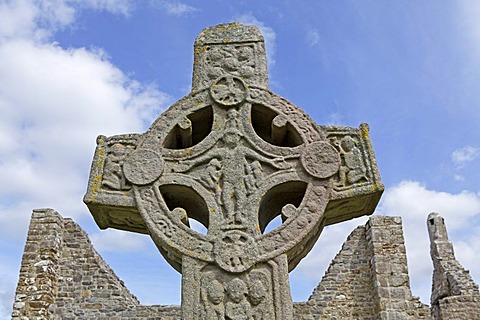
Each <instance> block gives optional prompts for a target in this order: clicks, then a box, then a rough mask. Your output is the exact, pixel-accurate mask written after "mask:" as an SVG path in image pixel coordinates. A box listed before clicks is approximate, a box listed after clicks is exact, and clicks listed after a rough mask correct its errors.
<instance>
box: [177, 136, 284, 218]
mask: <svg viewBox="0 0 480 320" xmlns="http://www.w3.org/2000/svg"><path fill="white" fill-rule="evenodd" d="M242 136H243V135H242V133H241V131H240V130H238V129H237V128H231V127H228V128H226V130H225V131H224V133H223V136H222V138H221V140H222V142H223V144H224V146H223V147H222V148H217V149H213V150H212V151H211V152H209V153H207V154H205V155H203V156H200V157H198V158H197V159H194V160H190V161H185V162H184V163H183V164H185V165H186V168H184V170H183V171H187V170H188V169H190V168H192V167H193V166H195V165H199V164H201V163H204V162H206V161H211V159H212V158H219V159H220V160H221V167H222V169H221V177H222V179H221V180H222V187H221V188H222V190H221V193H222V204H223V206H224V209H225V218H226V219H227V223H229V224H234V223H240V224H241V223H242V222H243V221H244V215H245V213H244V212H243V211H242V209H243V207H244V204H245V200H246V197H247V192H246V187H245V184H244V183H243V178H244V176H245V170H244V167H243V166H242V165H239V164H242V163H244V162H245V161H246V159H247V158H249V159H251V160H254V161H255V160H256V161H259V162H260V161H262V162H265V163H267V164H269V165H271V166H272V167H274V168H277V169H286V168H289V166H290V165H289V164H288V163H287V162H285V160H284V158H283V157H278V158H275V159H273V160H272V159H269V158H267V157H265V156H262V155H261V154H259V153H257V152H255V151H253V150H251V149H248V148H246V147H244V146H243V145H242V144H241V143H240V140H241V139H242ZM257 174H259V172H258V168H257Z"/></svg>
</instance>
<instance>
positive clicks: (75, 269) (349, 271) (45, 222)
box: [12, 209, 480, 320]
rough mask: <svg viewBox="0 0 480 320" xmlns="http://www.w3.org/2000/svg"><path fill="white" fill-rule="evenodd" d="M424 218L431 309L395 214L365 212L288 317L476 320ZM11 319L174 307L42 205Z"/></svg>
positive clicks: (479, 299) (451, 261)
mask: <svg viewBox="0 0 480 320" xmlns="http://www.w3.org/2000/svg"><path fill="white" fill-rule="evenodd" d="M431 217H432V216H430V217H429V220H428V223H429V232H430V235H431V239H432V258H433V261H434V266H435V272H434V277H433V279H434V284H433V285H434V288H433V294H432V299H433V301H432V306H433V307H432V309H431V310H430V308H429V307H428V306H427V305H424V304H422V303H421V302H420V301H419V300H418V298H416V297H413V296H412V293H411V290H410V284H409V276H408V269H407V262H406V252H405V244H404V239H403V231H402V224H401V219H400V218H399V217H385V216H373V217H371V218H370V219H369V221H368V222H367V224H366V225H365V226H360V227H358V228H356V229H355V230H354V231H353V232H352V233H351V234H350V236H349V237H348V239H347V240H346V242H345V243H344V244H343V246H342V249H341V250H340V252H339V253H338V254H337V256H336V257H335V258H334V259H333V261H332V263H331V264H330V267H329V268H328V270H327V272H326V273H325V276H324V277H323V279H322V281H321V282H320V284H319V285H318V286H317V288H315V290H314V291H313V293H312V295H311V296H310V298H309V299H308V301H306V302H303V303H296V304H295V319H305V320H307V319H309V320H310V319H352V320H353V319H402V320H403V319H405V320H410V319H412V320H413V319H419V320H421V319H435V320H446V319H469V320H470V319H473V320H475V319H480V313H479V310H480V295H479V293H478V286H477V285H476V284H475V283H474V282H473V280H472V278H471V277H470V275H469V273H468V271H466V270H464V269H463V267H461V265H460V264H459V263H458V262H457V261H456V260H455V257H454V255H453V246H452V245H451V242H450V241H448V237H447V236H446V229H445V228H444V226H443V227H442V225H441V224H440V223H443V219H441V217H440V218H437V220H434V221H433V223H435V226H440V228H436V229H432V227H431V226H432V222H431V221H432V219H431ZM434 217H435V218H436V217H437V216H434ZM442 228H443V229H442ZM431 313H432V315H430V314H431ZM12 319H22V320H23V319H118V320H121V319H165V320H170V319H171V320H173V319H181V309H180V307H179V306H143V305H140V303H139V301H138V300H137V298H136V297H135V296H134V295H133V294H131V293H130V292H129V290H128V289H127V288H126V287H125V285H124V283H123V282H122V281H121V280H120V279H119V278H118V277H117V276H116V275H115V273H114V272H113V270H112V269H111V268H110V267H109V266H108V265H107V263H106V262H105V261H104V260H103V259H102V258H101V256H100V255H99V254H98V253H97V252H96V251H95V249H94V248H93V246H92V245H91V243H90V240H89V239H88V236H87V234H86V233H85V232H84V231H83V230H82V229H81V228H80V227H79V226H78V225H77V224H76V223H75V222H73V221H72V220H71V219H64V218H62V217H61V216H60V215H59V214H58V213H56V212H55V211H53V210H51V209H45V210H36V211H34V213H33V215H32V219H31V224H30V228H29V232H28V236H27V243H26V245H25V251H24V255H23V260H22V265H21V270H20V279H19V282H18V287H17V292H16V298H15V302H14V308H13V312H12Z"/></svg>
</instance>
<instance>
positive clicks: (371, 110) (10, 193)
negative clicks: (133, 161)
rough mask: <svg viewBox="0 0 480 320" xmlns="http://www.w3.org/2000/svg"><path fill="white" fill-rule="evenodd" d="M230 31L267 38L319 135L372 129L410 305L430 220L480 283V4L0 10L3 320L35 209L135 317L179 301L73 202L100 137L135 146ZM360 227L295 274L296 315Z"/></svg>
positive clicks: (98, 2) (141, 240)
mask: <svg viewBox="0 0 480 320" xmlns="http://www.w3.org/2000/svg"><path fill="white" fill-rule="evenodd" d="M237 20H238V21H243V22H244V23H248V24H256V25H257V26H259V27H260V28H261V30H262V32H263V33H264V35H265V38H266V42H267V50H268V56H269V74H270V85H271V89H272V90H273V91H275V92H276V93H278V94H280V95H282V96H284V97H286V98H288V99H289V100H290V101H292V102H293V103H295V104H296V105H298V106H299V107H301V108H303V109H304V110H305V111H306V112H307V113H309V114H310V115H311V116H312V118H313V119H314V120H315V121H316V122H317V123H320V124H337V125H347V126H358V125H359V124H360V123H362V122H367V123H369V124H370V127H371V139H372V143H373V146H374V149H375V152H376V156H377V161H378V165H379V169H380V173H381V176H382V179H383V182H384V183H385V186H386V191H385V193H384V195H383V198H382V201H381V203H380V206H379V207H378V209H377V212H376V213H377V214H385V215H398V216H401V217H402V219H403V224H404V231H405V238H406V245H407V252H408V262H409V267H410V277H411V286H412V289H413V294H414V295H417V296H420V297H421V299H422V301H423V302H424V303H428V302H429V294H430V286H431V272H432V266H431V261H430V256H429V243H428V235H427V231H426V224H425V221H426V218H427V215H428V213H430V212H432V211H437V212H439V213H440V214H442V215H443V216H444V217H445V220H446V223H447V227H448V230H449V233H450V239H451V240H452V241H453V242H454V245H455V250H456V255H457V258H458V260H460V262H461V263H462V264H463V265H464V266H465V267H466V268H467V269H469V270H470V271H471V273H472V275H473V277H474V279H475V280H476V282H477V283H479V282H480V264H479V259H478V257H479V256H480V183H479V178H480V170H479V169H480V129H479V123H480V105H479V104H480V59H479V58H478V57H479V56H480V3H479V2H474V1H462V0H458V1H438V0H435V1H433V0H432V1H422V2H418V1H414V0H411V1H401V2H385V1H382V0H378V1H373V0H364V1H316V2H312V1H262V2H258V1H235V2H228V3H227V2H223V1H220V0H216V1H213V0H212V1H203V2H201V3H200V2H198V1H184V2H179V1H167V0H165V1H162V0H145V1H140V0H138V1H134V0H131V1H129V0H119V1H115V0H86V1H80V0H55V1H53V0H50V1H41V0H36V1H35V0H15V1H14V0H12V1H10V0H0V182H1V183H0V318H2V319H3V318H8V316H9V314H10V312H11V307H12V303H13V295H14V291H15V286H16V282H17V280H18V271H19V268H20V260H21V255H22V252H23V246H24V243H25V238H26V233H27V228H28V223H29V218H30V214H31V211H32V209H33V208H44V207H52V208H55V209H56V210H58V211H59V212H60V213H61V214H62V215H63V216H64V217H72V218H73V219H74V220H75V221H76V222H77V223H79V224H80V225H81V226H82V227H83V228H84V229H85V230H86V231H87V232H88V233H89V235H90V237H91V239H92V241H93V243H94V245H95V247H96V248H97V250H98V251H99V252H100V253H101V254H102V256H103V257H104V258H105V259H106V261H107V262H108V263H109V264H110V265H111V266H112V267H113V269H114V270H115V271H116V272H117V274H118V275H119V276H120V278H122V279H123V280H124V281H125V283H126V284H127V286H128V287H129V289H130V290H131V291H132V292H133V293H134V294H135V295H137V296H138V298H139V299H140V300H141V302H142V303H145V304H178V303H179V302H180V275H179V274H178V273H176V271H174V270H173V269H172V268H171V267H170V266H169V265H168V264H166V263H165V262H164V261H163V258H162V257H161V255H160V254H159V253H158V252H157V250H156V248H155V247H154V245H153V244H152V243H151V240H150V239H149V238H148V237H146V236H142V235H135V234H131V233H126V232H120V231H115V230H107V231H100V230H99V229H98V227H97V226H96V225H95V223H94V221H93V219H92V217H91V216H90V214H89V212H88V211H87V208H86V207H85V205H84V204H83V203H82V196H83V194H84V193H85V189H86V185H87V179H88V173H89V169H90V163H91V159H92V156H93V152H94V149H95V139H96V136H97V135H99V134H104V135H107V136H108V135H113V134H121V133H129V132H144V131H145V130H146V129H147V128H148V127H149V125H150V124H151V122H152V121H153V120H154V119H155V118H156V117H157V116H158V115H159V114H160V113H161V112H162V110H165V109H166V108H167V107H168V106H169V105H170V104H172V103H173V102H174V101H176V100H178V99H179V98H181V97H182V96H184V95H185V94H187V93H188V92H189V91H190V85H191V73H192V65H193V42H194V39H195V37H196V35H197V34H198V33H199V32H200V31H201V30H202V29H203V28H204V27H206V26H210V25H215V24H218V23H223V22H230V21H237ZM365 221H366V218H360V219H356V220H354V221H350V222H347V223H343V224H340V225H336V226H332V227H328V228H327V229H326V230H325V231H324V233H323V234H322V236H321V238H320V240H319V242H318V243H317V245H316V247H315V248H314V250H313V251H312V252H311V253H310V254H309V256H308V257H307V258H306V259H304V261H303V262H302V263H301V264H300V265H299V266H298V267H297V269H296V270H295V271H294V272H293V273H292V274H291V286H292V294H293V297H294V300H295V301H302V300H306V299H307V298H308V296H309V295H310V293H311V292H312V290H313V288H314V287H315V286H316V285H317V283H318V282H319V281H320V279H321V277H322V276H323V274H324V272H325V270H326V268H327V267H328V264H329V263H330V261H331V260H332V258H333V257H334V256H335V254H336V253H337V252H338V250H339V249H340V247H341V245H342V243H343V241H345V239H346V237H347V236H348V234H349V233H350V232H351V231H352V230H353V228H354V227H355V226H357V225H360V224H364V223H365Z"/></svg>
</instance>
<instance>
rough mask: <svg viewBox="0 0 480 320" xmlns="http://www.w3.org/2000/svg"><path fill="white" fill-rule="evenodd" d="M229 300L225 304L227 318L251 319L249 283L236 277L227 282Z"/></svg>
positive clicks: (236, 319)
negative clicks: (248, 295)
mask: <svg viewBox="0 0 480 320" xmlns="http://www.w3.org/2000/svg"><path fill="white" fill-rule="evenodd" d="M226 289H227V295H228V297H229V299H230V300H229V301H228V302H227V303H226V304H225V319H228V320H251V319H252V313H251V306H250V303H249V302H248V301H247V298H246V295H247V285H246V284H245V282H243V280H241V279H238V278H235V279H233V280H231V281H230V282H229V283H228V284H227V288H226Z"/></svg>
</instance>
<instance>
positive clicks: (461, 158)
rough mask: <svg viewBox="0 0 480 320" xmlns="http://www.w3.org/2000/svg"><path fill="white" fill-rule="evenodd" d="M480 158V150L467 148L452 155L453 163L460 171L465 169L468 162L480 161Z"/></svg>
mask: <svg viewBox="0 0 480 320" xmlns="http://www.w3.org/2000/svg"><path fill="white" fill-rule="evenodd" d="M479 156H480V148H476V147H472V146H466V147H463V148H461V149H457V150H455V151H454V152H453V153H452V161H453V163H454V164H455V166H456V167H457V168H458V169H461V168H463V167H465V165H466V164H467V163H468V162H472V161H474V160H475V159H478V157H479Z"/></svg>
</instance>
